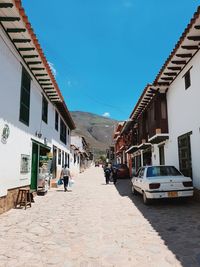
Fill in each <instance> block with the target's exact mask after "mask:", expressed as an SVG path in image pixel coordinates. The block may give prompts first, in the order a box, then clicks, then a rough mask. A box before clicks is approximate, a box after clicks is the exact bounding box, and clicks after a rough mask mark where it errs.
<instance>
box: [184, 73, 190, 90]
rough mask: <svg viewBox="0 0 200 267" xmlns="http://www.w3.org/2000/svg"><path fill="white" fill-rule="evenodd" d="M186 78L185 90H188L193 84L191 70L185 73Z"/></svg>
mask: <svg viewBox="0 0 200 267" xmlns="http://www.w3.org/2000/svg"><path fill="white" fill-rule="evenodd" d="M184 79H185V90H187V89H188V88H189V87H190V85H191V77H190V70H188V71H187V72H186V73H185V75H184Z"/></svg>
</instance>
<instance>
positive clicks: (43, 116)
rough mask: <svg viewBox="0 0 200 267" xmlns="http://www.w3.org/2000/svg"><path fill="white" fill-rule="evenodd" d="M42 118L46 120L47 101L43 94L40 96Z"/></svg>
mask: <svg viewBox="0 0 200 267" xmlns="http://www.w3.org/2000/svg"><path fill="white" fill-rule="evenodd" d="M42 120H43V121H44V122H46V123H47V122H48V101H47V100H46V98H45V97H44V96H43V97H42Z"/></svg>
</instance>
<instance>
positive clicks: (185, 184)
mask: <svg viewBox="0 0 200 267" xmlns="http://www.w3.org/2000/svg"><path fill="white" fill-rule="evenodd" d="M183 185H184V186H185V187H192V186H193V184H192V181H191V182H183Z"/></svg>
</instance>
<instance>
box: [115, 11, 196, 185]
mask: <svg viewBox="0 0 200 267" xmlns="http://www.w3.org/2000/svg"><path fill="white" fill-rule="evenodd" d="M199 25H200V8H198V10H197V12H196V13H195V14H194V17H193V18H192V19H191V21H190V23H189V24H188V26H187V28H186V29H185V31H184V33H183V34H182V36H181V37H180V39H179V41H178V42H177V44H176V46H175V48H174V49H173V51H172V52H171V54H170V56H169V57H168V59H167V60H166V62H165V63H164V65H163V67H162V68H161V70H160V72H159V73H158V75H157V77H156V79H155V81H154V82H153V84H148V85H147V86H146V88H145V89H144V91H143V92H142V94H141V96H140V98H139V100H138V102H137V104H136V106H135V107H134V109H133V112H132V113H131V115H130V118H129V120H128V121H126V122H125V123H124V125H123V127H122V128H121V130H120V133H119V134H118V137H117V138H118V140H122V139H123V140H124V144H123V147H122V146H121V150H122V151H120V153H121V154H123V153H124V152H125V153H126V154H129V156H128V157H129V159H130V158H131V164H130V168H132V172H133V173H135V172H136V171H137V170H138V168H139V167H140V166H143V165H147V164H152V165H174V166H176V167H177V168H178V169H179V170H180V171H181V172H182V173H183V174H184V175H186V176H190V177H192V179H193V183H194V186H195V188H197V189H200V175H199V173H200V165H199V162H198V161H199V157H200V152H199V151H200V119H199V116H198V115H197V114H199V113H200V106H199V104H198V99H199V98H200V90H199V83H200V68H199V60H200V51H199V48H200V47H199V41H200V26H199Z"/></svg>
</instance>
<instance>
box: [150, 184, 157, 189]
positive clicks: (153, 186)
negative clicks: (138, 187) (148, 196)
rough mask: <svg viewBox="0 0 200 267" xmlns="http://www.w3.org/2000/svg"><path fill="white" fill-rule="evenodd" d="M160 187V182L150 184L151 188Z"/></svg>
mask: <svg viewBox="0 0 200 267" xmlns="http://www.w3.org/2000/svg"><path fill="white" fill-rule="evenodd" d="M159 187H160V184H159V183H153V184H149V189H158V188H159Z"/></svg>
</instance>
